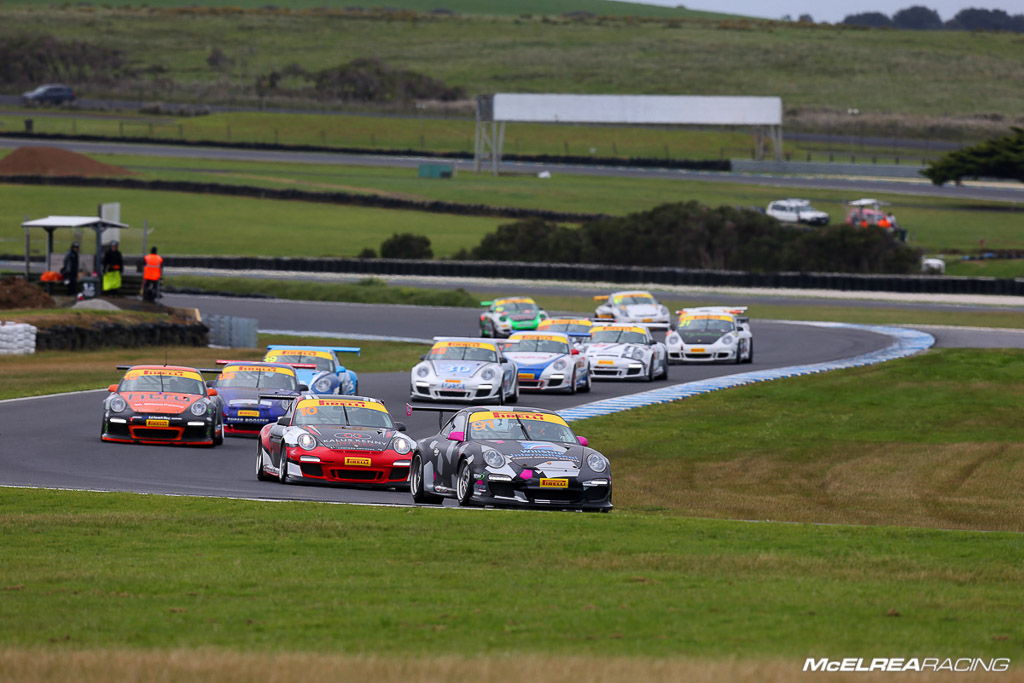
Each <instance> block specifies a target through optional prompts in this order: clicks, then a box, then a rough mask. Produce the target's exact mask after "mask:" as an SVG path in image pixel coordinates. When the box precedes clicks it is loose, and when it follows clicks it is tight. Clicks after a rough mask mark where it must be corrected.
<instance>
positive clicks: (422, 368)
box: [416, 363, 430, 377]
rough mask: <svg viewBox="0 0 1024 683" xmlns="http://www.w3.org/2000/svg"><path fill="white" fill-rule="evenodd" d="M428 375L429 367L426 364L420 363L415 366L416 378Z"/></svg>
mask: <svg viewBox="0 0 1024 683" xmlns="http://www.w3.org/2000/svg"><path fill="white" fill-rule="evenodd" d="M429 374H430V367H429V366H428V365H427V364H426V363H421V364H419V365H417V366H416V376H417V377H426V376H427V375H429Z"/></svg>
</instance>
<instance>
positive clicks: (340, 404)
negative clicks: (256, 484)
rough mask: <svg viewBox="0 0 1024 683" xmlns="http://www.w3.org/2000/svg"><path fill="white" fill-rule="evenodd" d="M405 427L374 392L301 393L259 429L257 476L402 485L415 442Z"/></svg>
mask: <svg viewBox="0 0 1024 683" xmlns="http://www.w3.org/2000/svg"><path fill="white" fill-rule="evenodd" d="M275 398H278V399H280V397H279V396H278V397H275ZM404 431H405V425H403V424H402V423H401V422H394V421H392V419H391V415H390V414H389V413H388V409H387V408H385V407H384V404H383V403H381V402H380V401H378V400H377V399H375V398H367V397H365V396H343V397H336V398H331V397H326V396H317V395H316V394H310V393H305V394H303V395H301V396H298V397H296V398H295V400H294V401H292V405H291V406H290V407H289V408H288V412H287V413H286V414H285V415H284V416H282V417H280V418H278V420H277V422H274V423H271V424H268V425H266V426H264V427H263V429H262V431H260V438H259V443H258V444H257V445H256V478H257V479H260V480H261V481H268V480H271V479H277V481H279V482H281V483H282V484H287V483H289V482H294V481H310V482H324V483H341V484H375V485H384V486H405V485H407V479H408V477H409V463H410V459H411V453H412V449H413V445H414V442H413V440H412V439H411V438H409V437H408V436H406V435H405V434H403V433H402V432H404Z"/></svg>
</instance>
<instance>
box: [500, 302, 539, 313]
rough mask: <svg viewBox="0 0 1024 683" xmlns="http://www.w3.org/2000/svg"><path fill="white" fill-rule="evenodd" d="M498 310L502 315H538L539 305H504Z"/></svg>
mask: <svg viewBox="0 0 1024 683" xmlns="http://www.w3.org/2000/svg"><path fill="white" fill-rule="evenodd" d="M498 310H500V311H501V312H502V313H515V314H517V315H518V314H524V315H525V314H529V315H536V314H537V304H532V303H510V304H502V305H501V306H499V307H498Z"/></svg>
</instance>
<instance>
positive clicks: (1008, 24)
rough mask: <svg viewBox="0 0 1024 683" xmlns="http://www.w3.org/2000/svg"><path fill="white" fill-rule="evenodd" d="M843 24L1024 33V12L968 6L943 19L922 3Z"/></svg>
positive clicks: (856, 16)
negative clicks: (1008, 12)
mask: <svg viewBox="0 0 1024 683" xmlns="http://www.w3.org/2000/svg"><path fill="white" fill-rule="evenodd" d="M840 23H841V24H846V25H848V26H868V27H872V28H895V29H906V30H911V31H941V30H949V31H1011V32H1014V33H1024V14H1013V15H1011V14H1007V13H1006V12H1004V11H1003V10H1001V9H979V8H975V7H969V8H967V9H962V10H960V11H959V12H957V13H956V16H954V17H953V18H952V19H950V20H949V21H943V20H942V18H941V17H940V16H939V13H938V12H936V11H935V10H933V9H931V8H928V7H924V6H922V5H914V6H913V7H907V8H906V9H901V10H899V11H898V12H896V13H895V14H893V15H892V16H891V17H890V16H889V15H887V14H883V13H882V12H861V13H859V14H849V15H847V16H846V18H844V19H843V20H842V21H841V22H840Z"/></svg>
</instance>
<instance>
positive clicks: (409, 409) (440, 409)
mask: <svg viewBox="0 0 1024 683" xmlns="http://www.w3.org/2000/svg"><path fill="white" fill-rule="evenodd" d="M465 407H466V406H414V405H413V404H411V403H406V404H405V416H406V417H412V414H413V412H414V411H420V412H427V413H437V428H438V429H440V428H441V427H443V426H444V414H445V413H457V412H459V411H460V410H462V409H463V408H465Z"/></svg>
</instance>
